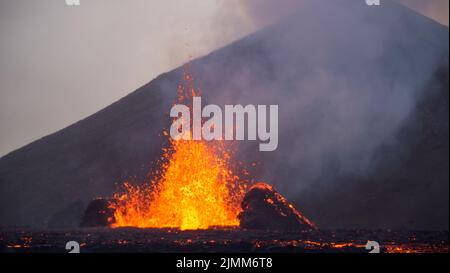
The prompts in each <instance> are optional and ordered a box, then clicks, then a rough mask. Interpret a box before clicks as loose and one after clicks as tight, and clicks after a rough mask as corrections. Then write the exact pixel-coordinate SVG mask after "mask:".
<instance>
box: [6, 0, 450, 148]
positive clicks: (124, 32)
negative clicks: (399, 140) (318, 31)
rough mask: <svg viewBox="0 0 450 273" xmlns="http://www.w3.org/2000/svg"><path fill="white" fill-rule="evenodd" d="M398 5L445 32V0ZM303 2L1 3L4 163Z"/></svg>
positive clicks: (147, 0)
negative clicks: (32, 144)
mask: <svg viewBox="0 0 450 273" xmlns="http://www.w3.org/2000/svg"><path fill="white" fill-rule="evenodd" d="M318 1H319V0H318ZM322 1H332V0H322ZM333 1H334V0H333ZM361 1H362V0H361ZM399 1H401V2H403V3H405V4H407V5H409V6H410V7H412V8H414V9H416V10H418V11H420V12H421V13H424V14H426V15H427V16H429V17H433V18H434V19H436V20H438V21H440V22H441V23H443V24H446V25H448V5H449V4H448V3H449V2H448V0H399ZM299 2H301V0H81V5H80V6H79V7H69V6H67V5H66V4H65V1H64V0H0V37H1V38H0V60H1V61H0V156H2V155H4V154H6V153H8V152H10V151H12V150H14V149H17V148H19V147H21V146H23V145H25V144H27V143H29V142H31V141H33V140H36V139H38V138H40V137H43V136H45V135H47V134H49V133H52V132H54V131H56V130H59V129H62V128H64V127H66V126H68V125H70V124H72V123H74V122H76V121H78V120H80V119H82V118H85V117H87V116H89V115H90V114H93V113H95V112H97V111H98V110H100V109H101V108H103V107H105V106H107V105H109V104H111V103H112V102H114V101H116V100H118V99H119V98H121V97H123V96H125V95H127V94H128V93H130V92H131V91H133V90H135V89H136V88H138V87H139V86H141V85H143V84H145V83H147V82H149V81H150V80H151V79H153V78H155V77H156V76H158V75H159V74H161V73H162V72H166V71H169V70H171V69H172V68H175V67H177V66H179V65H181V64H183V63H185V62H186V61H188V60H189V58H191V57H198V56H201V55H204V54H207V53H209V52H210V51H212V50H214V49H216V48H219V47H221V46H224V45H226V44H227V43H229V42H231V41H233V40H236V39H239V38H240V37H243V36H245V35H246V34H248V33H251V32H252V31H254V30H256V29H258V28H260V27H261V26H262V25H265V24H268V23H271V22H272V21H274V20H276V19H278V18H279V17H282V16H283V15H285V14H287V13H289V12H290V11H291V10H292V7H293V6H297V5H298V3H299Z"/></svg>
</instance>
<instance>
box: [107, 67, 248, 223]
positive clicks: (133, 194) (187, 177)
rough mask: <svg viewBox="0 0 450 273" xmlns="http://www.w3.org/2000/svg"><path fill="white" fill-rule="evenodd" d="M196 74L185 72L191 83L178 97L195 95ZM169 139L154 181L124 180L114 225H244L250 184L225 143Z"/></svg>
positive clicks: (114, 205)
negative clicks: (241, 221)
mask: <svg viewBox="0 0 450 273" xmlns="http://www.w3.org/2000/svg"><path fill="white" fill-rule="evenodd" d="M191 80H192V77H190V76H185V81H186V82H187V88H185V87H183V86H180V87H179V89H180V88H181V90H182V91H183V92H180V90H178V97H179V100H183V99H184V98H186V97H188V96H194V95H196V91H195V90H194V89H193V88H191V87H190V85H191V84H192V82H191ZM186 89H187V90H186ZM186 91H187V92H186ZM183 94H184V95H183ZM185 94H188V96H186V95H185ZM164 135H165V136H168V134H167V132H164ZM170 144H171V147H170V148H168V149H163V151H164V155H163V158H162V166H161V168H160V170H159V171H157V172H156V177H154V178H153V181H151V183H148V184H144V185H141V186H133V185H131V184H129V183H125V185H124V189H125V191H124V193H120V194H115V195H114V199H115V201H114V202H112V203H111V207H112V208H113V209H114V210H115V213H114V218H115V219H114V222H113V223H112V224H111V226H112V227H125V226H132V227H141V228H149V227H153V228H163V227H172V228H180V229H182V230H186V229H207V228H210V227H213V226H237V225H239V220H238V218H237V215H238V214H239V212H240V211H241V207H240V203H241V201H242V197H243V194H244V189H245V188H246V184H245V183H243V182H242V179H241V178H240V177H239V175H237V174H236V173H235V172H234V171H233V168H232V166H231V164H230V163H231V162H230V159H231V153H230V151H229V149H227V147H226V145H225V143H224V142H223V141H215V142H206V141H193V140H181V139H180V140H172V139H170Z"/></svg>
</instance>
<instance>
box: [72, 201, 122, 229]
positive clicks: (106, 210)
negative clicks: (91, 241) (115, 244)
mask: <svg viewBox="0 0 450 273" xmlns="http://www.w3.org/2000/svg"><path fill="white" fill-rule="evenodd" d="M109 204H110V200H108V199H102V198H97V199H95V200H92V201H91V203H90V204H89V205H88V207H87V208H86V211H85V213H84V216H83V219H82V221H81V224H80V226H81V227H107V226H109V225H110V223H111V222H113V219H114V210H113V209H111V208H110V207H109Z"/></svg>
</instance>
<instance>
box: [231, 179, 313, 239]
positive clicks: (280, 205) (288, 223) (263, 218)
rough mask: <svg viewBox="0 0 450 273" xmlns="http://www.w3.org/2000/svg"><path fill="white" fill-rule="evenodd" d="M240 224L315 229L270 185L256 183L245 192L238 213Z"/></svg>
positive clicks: (251, 227)
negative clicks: (240, 210)
mask: <svg viewBox="0 0 450 273" xmlns="http://www.w3.org/2000/svg"><path fill="white" fill-rule="evenodd" d="M239 220H240V226H241V228H245V229H260V230H278V231H281V230H291V231H293V230H296V231H300V230H316V229H317V227H316V226H315V225H314V223H313V222H311V221H310V220H309V219H308V218H306V217H305V216H303V215H302V214H301V213H300V212H298V211H297V210H296V209H295V208H294V206H293V205H292V204H290V203H288V202H287V201H286V199H285V198H284V197H283V196H281V194H279V193H278V192H277V191H275V190H274V189H273V188H272V187H271V186H270V185H267V184H265V183H258V184H256V185H254V186H252V188H251V189H250V190H249V191H248V192H247V194H246V195H245V197H244V200H243V201H242V212H241V213H240V214H239Z"/></svg>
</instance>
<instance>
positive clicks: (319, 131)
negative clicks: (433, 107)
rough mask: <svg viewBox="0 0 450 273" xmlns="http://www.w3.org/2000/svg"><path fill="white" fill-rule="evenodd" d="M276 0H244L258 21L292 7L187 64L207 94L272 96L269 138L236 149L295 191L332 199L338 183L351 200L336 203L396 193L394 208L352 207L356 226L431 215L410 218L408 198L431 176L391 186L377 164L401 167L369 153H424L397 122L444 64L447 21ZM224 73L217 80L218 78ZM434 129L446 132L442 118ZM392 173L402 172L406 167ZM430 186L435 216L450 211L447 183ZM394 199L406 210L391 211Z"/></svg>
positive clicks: (360, 202)
mask: <svg viewBox="0 0 450 273" xmlns="http://www.w3.org/2000/svg"><path fill="white" fill-rule="evenodd" d="M278 2H279V1H276V3H277V4H275V2H274V1H261V2H260V1H257V2H253V4H256V3H257V4H256V7H257V8H254V7H255V6H251V7H252V9H253V10H254V11H256V12H257V13H258V14H257V15H254V18H256V19H259V18H263V19H264V20H263V23H267V22H270V21H271V20H272V19H273V18H278V17H280V16H284V15H285V14H286V13H288V12H289V13H290V14H291V15H289V16H288V17H286V18H285V19H283V20H282V21H281V22H280V23H277V24H275V25H272V24H269V26H267V27H266V29H264V30H263V31H261V32H258V33H256V34H254V35H251V36H249V37H247V38H246V39H245V40H244V41H243V42H241V43H239V44H232V45H231V46H230V47H231V48H225V49H223V50H220V51H219V52H217V53H215V54H213V55H211V56H208V57H206V58H205V59H202V60H200V61H198V62H194V65H193V67H194V68H195V69H196V70H197V73H198V75H199V78H201V80H200V81H201V82H202V84H203V87H204V90H206V91H205V94H204V96H205V97H207V98H208V99H209V100H210V102H211V103H216V104H217V103H218V102H222V103H223V104H242V105H246V104H279V109H280V113H279V115H280V117H279V119H280V125H279V130H280V138H279V139H280V140H279V148H278V150H277V151H276V152H273V153H270V154H260V153H256V152H255V147H254V145H253V144H251V143H247V144H243V145H241V155H242V157H243V158H245V160H246V161H253V160H255V161H260V162H262V166H260V168H259V170H258V171H257V173H258V178H260V179H262V180H265V181H267V182H269V183H271V184H273V185H275V186H276V187H277V188H278V189H279V190H280V191H281V192H282V193H284V194H287V195H288V196H289V198H291V199H294V200H295V199H298V198H299V196H300V200H305V199H308V197H307V196H305V195H307V194H310V195H311V196H312V195H313V194H316V195H318V196H323V197H324V198H325V199H326V198H330V199H333V198H337V197H336V196H337V195H336V196H333V195H334V192H335V191H340V189H345V191H346V193H345V194H342V193H340V196H341V197H339V198H348V199H349V200H334V201H335V202H336V204H334V205H335V206H341V207H342V208H341V210H342V211H341V213H346V212H343V211H344V210H346V209H348V207H349V206H352V205H354V206H361V209H358V208H355V207H354V208H353V210H354V213H355V214H358V215H360V216H361V215H364V214H365V211H364V210H367V209H368V208H369V210H372V209H373V210H374V211H386V212H387V211H388V210H389V208H388V207H389V206H390V205H392V204H393V202H394V199H396V200H395V203H397V202H399V203H400V204H399V205H397V206H398V207H397V208H396V209H395V211H396V212H397V214H395V215H386V216H385V218H383V217H384V216H374V218H373V219H370V218H368V219H364V216H361V217H360V218H358V217H354V218H358V219H359V220H355V221H354V223H355V226H358V225H359V226H367V225H371V224H374V225H378V226H383V224H381V223H390V224H392V225H397V227H400V226H401V225H402V224H404V223H407V222H409V221H411V222H413V224H411V227H413V226H414V225H415V224H416V225H415V227H416V228H421V227H424V226H426V225H427V224H430V223H426V220H424V219H419V220H417V219H418V218H421V217H423V216H424V215H422V214H421V213H419V208H417V210H415V208H414V206H415V205H413V204H411V198H413V196H415V195H420V192H419V190H418V189H419V188H421V187H423V188H426V189H427V190H428V189H429V188H430V187H431V186H430V187H429V186H427V185H426V183H431V182H430V181H412V182H411V183H412V185H402V186H398V187H399V188H400V191H402V190H403V193H399V194H398V193H392V190H394V189H393V188H395V187H396V186H393V185H390V183H392V182H393V181H394V183H397V181H396V179H394V180H390V179H385V176H388V175H389V173H393V172H398V170H396V171H392V170H391V166H389V167H386V168H381V169H380V167H379V166H380V164H379V162H378V160H379V158H380V157H381V158H382V159H381V161H384V160H386V161H388V162H390V163H392V166H394V165H396V164H397V165H401V166H403V167H402V168H406V169H404V170H403V171H411V170H408V169H407V168H408V167H405V166H404V164H406V163H405V162H407V161H408V160H415V159H414V158H415V157H420V156H422V155H420V154H412V155H410V154H411V153H412V151H410V149H411V148H410V147H409V146H408V144H407V143H409V142H411V141H413V140H412V138H413V137H411V136H408V137H406V138H402V139H400V137H401V136H400V134H401V132H402V130H403V129H404V128H405V126H408V124H416V123H417V122H418V121H417V120H414V119H415V118H413V117H415V116H416V115H417V113H416V111H417V105H418V104H419V103H420V102H422V101H423V100H425V99H426V98H427V97H429V96H431V95H434V94H432V92H431V91H430V90H427V86H428V85H429V83H430V82H431V81H433V77H434V76H435V74H436V73H437V72H438V71H439V69H440V68H442V67H444V68H445V67H447V68H448V41H447V40H446V36H447V35H448V28H444V27H441V26H439V25H437V24H435V23H433V22H431V21H429V20H427V19H425V18H423V17H421V16H419V15H418V14H415V13H412V12H410V11H408V10H407V9H404V8H402V7H401V6H400V5H399V4H397V3H395V2H392V1H383V5H382V6H381V7H379V8H377V9H376V8H373V7H368V6H366V5H365V4H364V2H363V1H360V2H357V1H348V0H347V1H345V0H344V1H307V0H305V1H283V2H282V3H283V4H282V5H281V6H282V7H283V8H282V9H277V7H278ZM286 7H289V8H286ZM274 11H275V12H274ZM271 16H272V17H271ZM266 19H267V20H266ZM223 75H226V77H225V78H226V80H224V79H221V78H220V77H221V76H223ZM224 81H226V82H224ZM212 90H214V91H212ZM438 118H444V119H445V117H438ZM412 119H413V120H412ZM442 130H444V133H445V132H447V134H448V124H447V129H445V127H443V128H442ZM386 147H390V148H389V149H391V150H390V151H391V152H390V153H392V154H394V157H398V158H397V159H394V160H391V159H390V158H388V157H389V156H391V154H389V153H387V154H383V152H382V151H383V149H385V148H386ZM408 156H410V158H408ZM384 157H386V159H384ZM402 157H403V158H402ZM390 160H391V161H390ZM433 160H437V161H439V160H440V159H438V158H435V159H433ZM444 160H445V159H444ZM423 171H424V172H426V170H423ZM441 174H442V176H440V177H439V178H437V179H436V178H431V177H429V179H431V180H432V181H434V180H438V182H437V183H442V177H444V179H445V176H447V177H448V171H447V172H446V171H445V170H444V171H443V172H441V173H440V174H438V176H439V175H441ZM395 175H399V177H397V178H398V179H397V180H399V181H400V180H403V179H405V177H407V175H406V176H401V174H398V173H396V174H395ZM400 176H401V177H400ZM341 180H343V181H341ZM350 184H351V185H350ZM390 187H391V188H392V189H390ZM401 187H404V188H403V189H401ZM407 187H410V191H413V193H410V192H409V190H407ZM443 187H444V188H445V187H446V185H445V184H444V185H443ZM360 188H363V189H362V190H361V189H360ZM370 188H375V189H376V190H377V191H379V196H376V197H373V196H372V192H371V190H370ZM447 188H448V185H447ZM427 190H426V191H427ZM361 191H362V192H361ZM389 194H392V196H391V198H389V197H387V195H389ZM357 195H360V196H357ZM437 195H439V192H437V191H435V192H432V193H428V192H427V194H422V195H421V197H420V198H419V199H420V200H418V202H419V203H421V206H426V204H427V202H431V200H432V199H433V198H438V199H439V200H443V204H444V207H441V208H437V210H438V211H439V213H438V214H439V215H441V216H443V215H445V211H447V212H448V195H446V194H444V195H442V194H441V195H439V196H437ZM325 196H326V197H325ZM371 198H375V199H379V200H383V199H385V198H388V201H387V203H388V204H389V205H386V206H385V207H379V208H376V206H377V205H376V204H373V205H370V204H368V202H369V200H370V199H371ZM445 200H447V206H445V204H446V203H445ZM302 203H303V202H302ZM313 203H314V204H313V205H310V206H309V207H308V205H305V207H306V209H309V210H310V211H311V212H312V213H315V214H316V217H317V218H316V219H318V222H321V221H322V223H324V224H325V225H329V226H334V227H341V226H343V225H344V224H342V222H340V221H338V222H334V223H333V222H332V221H333V220H334V217H335V215H334V216H331V217H330V215H327V213H329V214H330V213H332V212H324V213H323V217H321V216H320V215H318V214H320V213H317V211H320V210H323V208H321V206H323V204H321V203H320V202H317V200H315V201H313ZM342 203H346V205H343V204H342ZM375 203H378V201H376V202H375ZM408 206H409V207H411V209H410V210H408ZM336 210H339V209H338V208H336V209H335V210H334V212H336ZM400 211H401V212H402V213H403V215H405V216H399V215H401V213H400ZM317 215H318V216H317ZM443 217H444V218H443V219H439V220H436V221H435V223H432V224H431V225H433V224H434V225H435V227H440V228H442V227H444V228H448V221H445V219H448V217H445V216H443ZM326 218H328V219H326ZM396 218H398V219H396ZM341 220H342V219H341ZM350 221H351V219H349V222H350ZM433 221H434V220H433ZM387 226H389V225H387Z"/></svg>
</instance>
